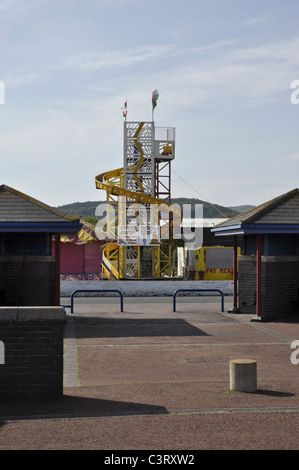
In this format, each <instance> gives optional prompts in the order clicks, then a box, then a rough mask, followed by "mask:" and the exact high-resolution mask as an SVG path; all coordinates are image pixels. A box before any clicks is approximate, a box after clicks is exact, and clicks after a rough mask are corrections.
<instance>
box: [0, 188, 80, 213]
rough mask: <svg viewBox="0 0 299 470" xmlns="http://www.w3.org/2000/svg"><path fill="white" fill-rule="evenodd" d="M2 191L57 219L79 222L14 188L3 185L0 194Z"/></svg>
mask: <svg viewBox="0 0 299 470" xmlns="http://www.w3.org/2000/svg"><path fill="white" fill-rule="evenodd" d="M2 191H8V192H10V193H12V194H15V195H16V196H19V197H21V198H23V199H25V200H26V201H28V202H31V203H32V204H35V205H36V206H39V207H41V208H42V209H44V210H47V211H49V212H52V214H55V215H57V216H59V217H62V218H64V219H67V220H66V222H79V220H80V219H79V218H78V217H73V216H71V215H69V214H66V213H63V212H61V211H59V210H58V209H54V208H53V207H51V206H48V205H47V204H45V203H43V202H41V201H38V200H37V199H34V198H33V197H31V196H28V195H27V194H24V193H22V192H21V191H18V190H17V189H14V188H11V187H10V186H7V185H5V184H2V185H0V192H2Z"/></svg>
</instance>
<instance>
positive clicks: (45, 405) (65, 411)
mask: <svg viewBox="0 0 299 470" xmlns="http://www.w3.org/2000/svg"><path fill="white" fill-rule="evenodd" d="M129 414H134V415H141V414H146V415H152V414H168V412H167V410H166V408H165V407H163V406H153V405H147V404H144V403H132V402H125V401H114V400H102V399H99V398H88V397H78V396H70V395H63V396H62V397H61V398H57V399H53V398H52V399H39V400H32V399H24V398H22V399H20V400H16V399H14V400H10V399H6V400H5V399H2V400H1V405H0V425H1V422H2V423H3V422H5V421H7V420H9V419H23V420H24V419H49V418H71V417H88V416H93V417H94V416H98V417H101V416H125V415H129Z"/></svg>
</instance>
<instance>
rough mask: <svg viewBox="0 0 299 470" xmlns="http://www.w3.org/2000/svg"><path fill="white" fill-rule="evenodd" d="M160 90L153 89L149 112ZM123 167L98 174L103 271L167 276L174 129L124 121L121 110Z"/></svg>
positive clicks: (119, 276) (114, 274)
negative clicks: (103, 215) (102, 199)
mask: <svg viewBox="0 0 299 470" xmlns="http://www.w3.org/2000/svg"><path fill="white" fill-rule="evenodd" d="M158 96H159V95H158V91H157V90H153V92H152V106H153V111H154V108H155V106H156V103H157V99H158ZM124 118H125V119H124V156H123V168H120V169H118V170H112V171H110V172H106V173H103V174H101V175H99V176H97V177H96V187H97V188H99V189H104V190H105V191H106V195H107V197H106V203H107V232H109V234H110V238H109V240H108V241H107V244H106V245H105V247H104V249H103V252H102V270H103V272H104V273H105V274H106V276H107V277H108V279H134V278H135V279H136V278H137V279H140V278H161V277H164V276H171V237H172V234H171V232H172V220H173V212H172V211H170V210H169V207H170V206H171V162H172V160H173V159H174V156H175V129H174V128H173V127H167V128H165V127H155V123H154V120H153V113H152V121H149V122H128V121H127V106H126V102H125V110H124Z"/></svg>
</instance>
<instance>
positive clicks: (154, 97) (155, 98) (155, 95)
mask: <svg viewBox="0 0 299 470" xmlns="http://www.w3.org/2000/svg"><path fill="white" fill-rule="evenodd" d="M158 98H159V92H158V89H157V88H156V89H155V90H153V91H152V105H153V108H152V121H153V120H154V109H155V107H156V106H157V101H158Z"/></svg>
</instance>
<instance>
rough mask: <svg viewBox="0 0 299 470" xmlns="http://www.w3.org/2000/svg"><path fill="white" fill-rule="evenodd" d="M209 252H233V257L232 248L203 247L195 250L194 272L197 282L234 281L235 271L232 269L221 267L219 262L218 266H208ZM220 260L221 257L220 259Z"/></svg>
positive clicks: (239, 252)
mask: <svg viewBox="0 0 299 470" xmlns="http://www.w3.org/2000/svg"><path fill="white" fill-rule="evenodd" d="M207 250H218V253H219V254H220V251H219V250H231V252H232V256H233V248H232V247H223V246H203V247H201V248H199V249H197V250H194V270H195V277H194V279H195V280H204V281H232V280H233V269H232V267H231V268H230V267H229V268H228V267H224V266H225V265H224V266H223V267H221V261H219V263H218V266H217V264H215V265H214V266H211V265H209V266H207V265H206V258H207ZM240 254H241V251H240V248H238V256H239V255H240ZM215 258H216V259H217V251H216V252H215ZM219 259H220V257H219Z"/></svg>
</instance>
